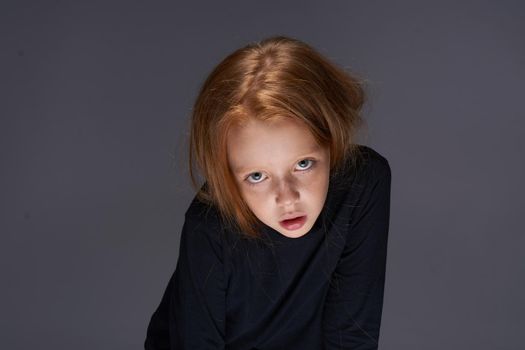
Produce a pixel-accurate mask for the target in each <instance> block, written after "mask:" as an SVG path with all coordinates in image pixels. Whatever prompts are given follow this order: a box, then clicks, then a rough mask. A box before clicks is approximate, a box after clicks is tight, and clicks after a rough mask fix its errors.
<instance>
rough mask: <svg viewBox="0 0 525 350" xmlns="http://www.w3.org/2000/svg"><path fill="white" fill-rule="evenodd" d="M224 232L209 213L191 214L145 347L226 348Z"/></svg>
mask: <svg viewBox="0 0 525 350" xmlns="http://www.w3.org/2000/svg"><path fill="white" fill-rule="evenodd" d="M193 203H195V201H194V202H193ZM190 209H191V207H190ZM202 214H204V213H202ZM219 234H220V230H218V226H216V225H215V224H214V223H210V222H209V221H207V220H205V219H204V215H203V216H201V217H198V216H195V215H188V213H187V214H186V217H185V222H184V225H183V228H182V233H181V238H180V247H179V258H178V260H177V266H176V268H175V272H174V273H173V275H172V276H171V278H170V281H169V283H168V286H167V288H166V290H165V292H164V295H163V297H162V300H161V303H160V305H159V306H158V308H157V310H156V311H155V312H154V314H153V316H152V317H151V320H150V323H149V326H148V330H147V336H146V340H145V349H146V350H160V349H166V350H168V349H170V350H174V349H192V350H193V349H224V347H225V344H224V333H225V315H226V311H225V304H226V299H225V297H226V279H225V276H224V268H223V254H222V244H221V240H220V236H219Z"/></svg>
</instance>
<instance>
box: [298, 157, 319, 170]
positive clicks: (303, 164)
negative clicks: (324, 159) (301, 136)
mask: <svg viewBox="0 0 525 350" xmlns="http://www.w3.org/2000/svg"><path fill="white" fill-rule="evenodd" d="M314 162H315V161H314V160H313V159H303V160H301V161H299V162H298V163H297V165H298V166H299V169H300V170H307V169H310V168H311V167H312V166H313V165H314Z"/></svg>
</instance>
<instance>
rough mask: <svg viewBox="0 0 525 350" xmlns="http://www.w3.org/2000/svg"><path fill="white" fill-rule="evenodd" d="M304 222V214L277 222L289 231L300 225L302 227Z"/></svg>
mask: <svg viewBox="0 0 525 350" xmlns="http://www.w3.org/2000/svg"><path fill="white" fill-rule="evenodd" d="M305 222H306V215H304V216H300V217H298V218H295V219H291V220H283V221H279V224H280V225H281V226H282V227H284V228H285V229H287V230H289V231H294V230H298V229H300V228H301V227H303V225H304V223H305Z"/></svg>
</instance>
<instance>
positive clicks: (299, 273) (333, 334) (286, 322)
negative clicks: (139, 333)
mask: <svg viewBox="0 0 525 350" xmlns="http://www.w3.org/2000/svg"><path fill="white" fill-rule="evenodd" d="M361 148H362V150H363V152H364V159H363V161H361V162H360V163H359V165H358V166H357V167H354V168H352V170H351V171H350V170H347V171H345V172H343V173H340V174H338V175H333V176H331V178H330V184H329V188H328V194H327V199H326V203H325V205H324V207H323V210H322V211H321V214H320V215H319V217H318V219H317V221H316V223H315V224H314V226H313V227H312V229H311V230H310V231H309V232H308V233H306V234H305V235H303V236H301V237H299V238H289V237H286V236H284V235H282V234H280V233H279V232H277V231H275V230H273V229H272V228H270V227H269V226H266V225H264V229H263V232H262V236H263V237H264V240H262V241H261V240H260V241H253V240H248V239H246V238H242V236H241V235H239V234H235V233H233V232H231V231H230V230H227V229H225V228H224V226H223V225H221V224H220V223H221V219H220V217H219V215H218V212H217V211H216V210H215V209H214V208H213V207H211V206H206V205H204V204H203V203H202V202H200V201H198V200H197V199H196V198H194V199H193V201H192V203H191V204H190V206H189V208H188V210H187V212H186V215H185V222H184V226H183V228H182V234H181V241H180V248H179V258H178V261H177V266H176V269H175V272H174V273H173V275H172V277H171V279H170V281H169V283H168V286H167V288H166V291H165V292H164V295H163V297H162V300H161V302H160V305H159V306H158V308H157V309H156V311H155V312H154V313H153V315H152V317H151V320H150V323H149V326H148V329H147V337H146V340H145V349H147V350H153V349H155V350H157V349H191V350H196V349H242V350H249V349H260V350H263V349H265V350H266V349H268V350H270V349H287V350H293V349H355V350H364V349H377V347H378V340H379V328H380V324H381V312H382V306H383V290H384V282H385V268H386V256H387V237H388V228H389V215H390V184H391V172H390V166H389V163H388V161H387V160H386V159H385V158H384V157H383V156H381V155H380V154H379V153H377V152H376V151H374V150H373V149H372V148H370V147H367V146H361Z"/></svg>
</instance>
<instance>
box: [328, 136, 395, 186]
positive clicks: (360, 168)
mask: <svg viewBox="0 0 525 350" xmlns="http://www.w3.org/2000/svg"><path fill="white" fill-rule="evenodd" d="M390 177H391V169H390V163H389V162H388V160H387V158H386V157H385V156H383V155H382V154H381V153H379V152H378V151H376V150H375V149H373V148H372V147H370V146H365V145H359V144H358V145H357V147H356V149H355V151H354V152H353V153H352V155H351V156H348V157H347V159H346V160H345V162H344V165H343V167H342V169H340V170H339V171H337V172H336V173H334V179H333V180H334V185H335V187H337V188H340V187H339V186H342V187H343V188H346V187H354V188H355V187H356V186H357V187H360V186H362V185H364V184H365V183H368V184H371V183H373V182H376V181H377V180H379V179H383V180H385V179H386V180H390Z"/></svg>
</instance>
